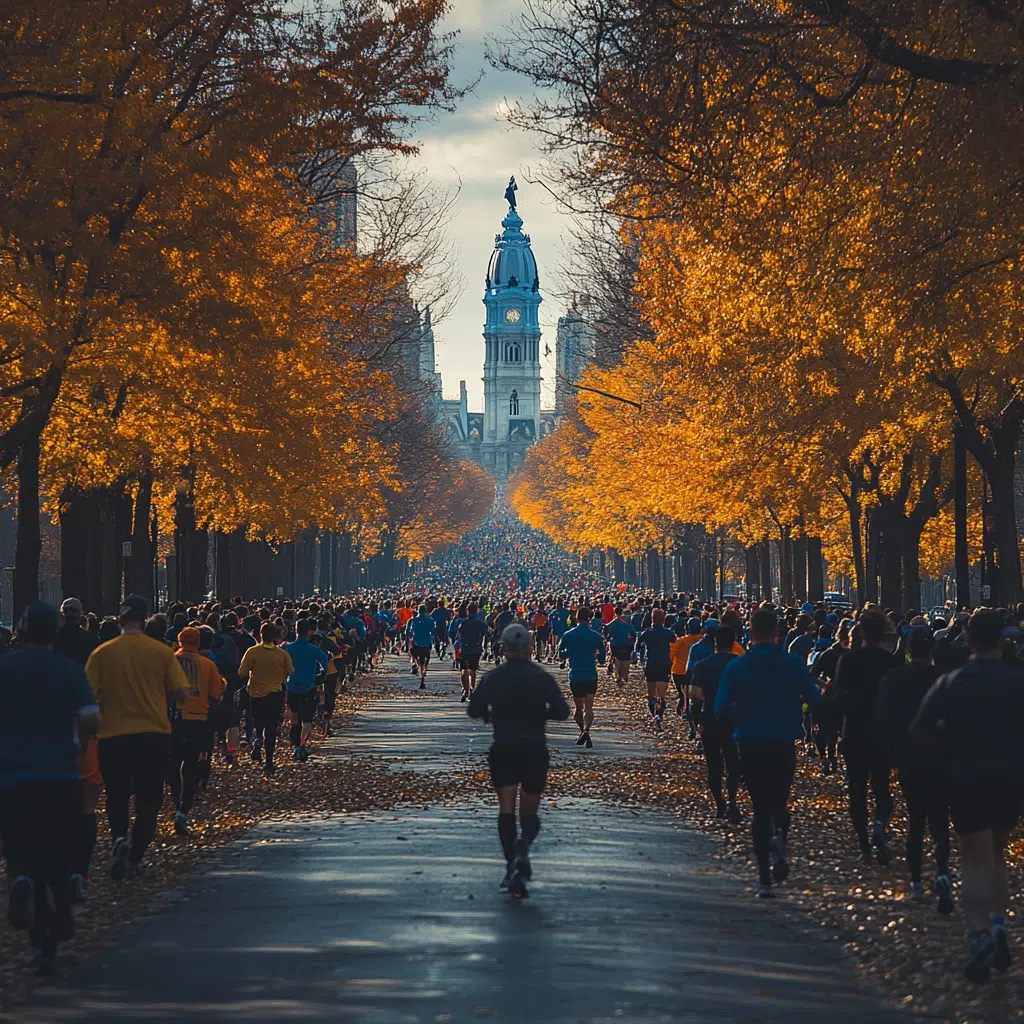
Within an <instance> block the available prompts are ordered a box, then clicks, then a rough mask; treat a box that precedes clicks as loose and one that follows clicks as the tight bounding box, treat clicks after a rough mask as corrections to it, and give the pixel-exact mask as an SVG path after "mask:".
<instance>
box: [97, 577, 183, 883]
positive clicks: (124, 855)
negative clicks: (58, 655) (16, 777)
mask: <svg viewBox="0 0 1024 1024" xmlns="http://www.w3.org/2000/svg"><path fill="white" fill-rule="evenodd" d="M145 621H146V599H145V598H143V597H139V596H137V595H134V594H132V595H129V596H128V597H127V598H125V602H124V604H123V605H122V606H121V615H120V620H119V622H120V628H121V630H122V632H121V635H120V636H117V637H115V638H114V639H112V640H110V641H108V642H107V643H104V644H101V645H100V646H99V647H97V648H96V650H94V651H93V652H92V654H91V655H89V660H88V661H87V662H86V666H85V671H86V675H88V677H89V682H90V683H91V684H92V688H93V692H94V693H95V694H96V700H97V703H98V705H99V709H100V730H99V751H98V752H99V761H100V770H101V771H102V773H103V783H104V786H105V787H106V791H107V822H108V824H109V825H110V837H111V842H112V845H113V860H112V862H111V865H110V877H111V878H112V879H113V880H114V881H115V882H120V881H122V880H124V879H125V878H133V877H135V876H136V875H137V874H138V872H139V866H140V864H141V863H142V858H143V855H144V854H145V852H146V849H147V848H148V846H149V844H150V842H151V841H152V839H153V836H154V835H156V822H157V816H158V815H159V813H160V805H161V804H162V803H163V795H164V776H165V774H166V771H167V763H168V761H169V759H170V732H171V723H170V720H169V719H168V716H167V708H168V706H169V705H173V704H176V703H177V702H178V701H179V700H182V699H183V698H185V697H186V696H187V695H188V693H189V689H190V687H189V683H188V679H187V678H186V676H185V673H184V672H182V670H181V666H180V665H179V664H178V659H177V658H175V656H174V652H173V651H172V650H171V649H170V648H169V647H167V646H166V645H165V644H162V643H160V642H159V641H158V640H153V639H152V638H151V637H148V636H146V635H145V634H144V633H143V632H142V626H143V623H144V622H145ZM179 632H180V631H179ZM133 796H134V797H135V822H134V824H133V825H132V828H131V840H129V839H128V827H129V823H130V813H129V804H130V802H131V798H132V797H133Z"/></svg>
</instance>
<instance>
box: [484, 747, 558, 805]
mask: <svg viewBox="0 0 1024 1024" xmlns="http://www.w3.org/2000/svg"><path fill="white" fill-rule="evenodd" d="M487 761H488V764H490V766H491V785H492V786H493V787H494V788H495V789H496V790H497V789H503V788H504V787H505V786H518V785H522V787H523V791H524V792H526V793H543V792H544V787H545V785H546V784H547V778H548V748H547V747H546V746H544V744H543V743H494V744H492V746H491V752H490V754H489V755H488V757H487Z"/></svg>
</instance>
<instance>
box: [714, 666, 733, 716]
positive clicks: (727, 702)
mask: <svg viewBox="0 0 1024 1024" xmlns="http://www.w3.org/2000/svg"><path fill="white" fill-rule="evenodd" d="M731 669H732V665H726V666H725V670H724V671H723V672H722V678H721V679H719V680H718V692H717V693H716V694H715V714H716V715H725V714H728V713H729V711H731V710H732V677H733V674H734V673H733V672H732V671H730V670H731Z"/></svg>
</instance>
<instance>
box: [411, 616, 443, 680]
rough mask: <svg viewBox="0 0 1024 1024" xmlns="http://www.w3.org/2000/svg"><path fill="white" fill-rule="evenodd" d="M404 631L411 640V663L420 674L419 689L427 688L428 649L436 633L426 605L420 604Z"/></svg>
mask: <svg viewBox="0 0 1024 1024" xmlns="http://www.w3.org/2000/svg"><path fill="white" fill-rule="evenodd" d="M406 632H407V633H408V635H409V639H410V641H411V647H410V654H411V655H412V660H413V664H414V665H415V666H416V669H417V671H418V672H419V674H420V689H421V690H425V689H426V688H427V665H428V664H429V663H430V651H431V649H432V648H433V646H434V638H435V636H436V634H437V626H436V623H435V622H434V620H433V619H432V618H431V617H430V616H429V615H428V614H427V606H426V605H425V604H421V605H420V609H419V614H417V616H416V617H415V618H414V619H410V620H409V625H408V626H407V627H406Z"/></svg>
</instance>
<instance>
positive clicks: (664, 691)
mask: <svg viewBox="0 0 1024 1024" xmlns="http://www.w3.org/2000/svg"><path fill="white" fill-rule="evenodd" d="M674 641H675V634H674V633H673V632H672V630H670V629H666V628H665V609H664V608H654V609H652V611H651V625H650V626H649V627H648V628H647V629H645V630H644V631H643V632H642V633H641V634H640V638H639V639H638V641H637V647H638V648H640V649H641V650H643V652H644V678H645V679H646V680H647V710H648V712H649V713H650V716H651V725H652V726H653V728H654V731H655V732H661V730H662V729H663V728H664V726H663V725H662V716H663V715H664V714H665V699H666V698H667V697H668V681H669V677H670V676H671V675H672V654H671V652H670V647H671V645H672V643H673V642H674ZM690 657H691V658H692V657H693V651H692V649H691V652H690Z"/></svg>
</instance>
